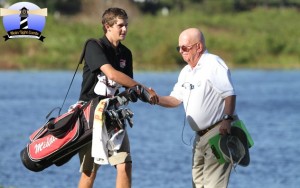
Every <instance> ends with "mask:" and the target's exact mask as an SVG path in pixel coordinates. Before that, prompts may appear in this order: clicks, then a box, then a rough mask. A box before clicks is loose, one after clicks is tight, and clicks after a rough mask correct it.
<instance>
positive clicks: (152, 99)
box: [147, 87, 159, 105]
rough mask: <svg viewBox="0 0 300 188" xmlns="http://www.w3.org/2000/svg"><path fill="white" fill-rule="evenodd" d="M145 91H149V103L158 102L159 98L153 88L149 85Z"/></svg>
mask: <svg viewBox="0 0 300 188" xmlns="http://www.w3.org/2000/svg"><path fill="white" fill-rule="evenodd" d="M147 91H148V92H149V93H150V104H153V105H155V104H158V102H159V98H158V96H157V94H156V92H155V91H154V89H152V88H151V87H150V88H147Z"/></svg>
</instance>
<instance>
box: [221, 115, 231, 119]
mask: <svg viewBox="0 0 300 188" xmlns="http://www.w3.org/2000/svg"><path fill="white" fill-rule="evenodd" d="M222 119H223V120H233V117H232V115H228V114H224V115H223V118H222Z"/></svg>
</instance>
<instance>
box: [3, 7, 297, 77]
mask: <svg viewBox="0 0 300 188" xmlns="http://www.w3.org/2000/svg"><path fill="white" fill-rule="evenodd" d="M204 8H205V7H199V5H195V6H192V7H190V8H189V9H188V11H183V12H181V11H179V10H173V11H171V12H170V14H169V15H168V16H162V15H159V14H158V15H156V16H151V15H143V16H140V17H138V18H132V19H130V20H129V21H130V23H129V33H128V35H127V39H126V40H125V41H124V42H123V43H124V44H125V45H127V46H128V47H129V48H130V49H131V50H132V53H133V59H134V68H135V69H137V70H159V71H164V70H177V69H179V68H180V67H182V66H183V65H185V64H186V63H185V62H183V60H182V58H181V56H180V54H179V53H178V52H176V50H175V47H176V46H177V45H178V35H179V34H180V32H181V31H182V30H183V29H186V28H188V27H197V28H201V30H202V31H203V32H204V35H205V37H206V43H207V48H208V50H209V51H210V52H212V53H215V54H217V55H219V56H220V57H222V58H223V59H224V60H225V61H226V62H227V63H228V64H230V66H231V67H232V68H238V67H243V68H247V67H251V68H285V69H288V68H300V46H299V43H300V41H299V40H300V39H299V34H298V32H299V30H300V28H299V27H300V25H299V24H298V20H297V19H295V18H296V17H298V14H299V13H298V12H297V10H295V9H264V8H259V9H254V10H252V11H247V12H240V13H237V12H235V13H234V12H222V11H221V12H217V11H215V12H212V13H210V14H209V13H207V12H206V11H201V9H204ZM83 20H84V19H80V18H79V19H78V18H76V17H60V18H55V17H54V16H52V15H48V16H47V18H46V26H45V30H44V31H43V35H44V36H45V37H46V38H45V40H44V42H43V43H42V42H40V41H38V40H33V39H14V40H8V41H6V42H3V41H1V42H0V47H1V59H0V68H2V69H3V68H17V69H74V68H75V67H76V64H77V62H78V60H79V57H80V53H81V51H82V47H83V44H84V42H85V40H86V39H88V38H91V37H93V38H99V37H101V36H102V35H103V32H102V29H101V26H100V24H99V21H98V20H88V21H87V22H85V21H83Z"/></svg>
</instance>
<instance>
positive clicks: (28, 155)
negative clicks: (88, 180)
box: [20, 89, 140, 172]
mask: <svg viewBox="0 0 300 188" xmlns="http://www.w3.org/2000/svg"><path fill="white" fill-rule="evenodd" d="M137 98H138V96H137V93H136V90H134V89H128V90H125V91H124V92H122V93H120V94H119V95H118V96H116V97H114V98H110V99H109V106H108V108H107V110H106V111H105V126H106V128H107V130H108V132H109V131H111V130H116V129H122V128H124V126H125V124H126V120H127V122H128V123H129V125H130V126H132V125H133V123H132V121H131V118H132V116H133V113H132V112H131V111H130V110H129V109H127V108H121V107H122V105H126V104H127V103H128V102H129V101H131V102H136V101H137ZM139 98H140V97H139ZM100 100H101V98H100V97H97V98H94V99H93V100H91V101H90V102H88V103H86V104H83V105H82V104H78V105H77V106H76V107H75V108H73V109H72V110H70V111H68V112H67V113H65V114H62V115H61V116H58V117H56V118H51V119H50V120H49V121H48V122H47V123H45V124H44V125H43V126H42V127H41V128H39V129H38V130H36V131H34V132H33V133H32V134H31V135H30V137H29V139H30V142H29V143H28V144H27V146H26V147H25V148H24V149H23V150H22V151H21V153H20V155H21V160H22V163H23V165H24V166H25V167H26V168H27V169H29V170H31V171H34V172H39V171H42V170H44V169H45V168H48V167H49V166H51V165H53V164H55V165H56V166H61V165H63V164H65V163H66V162H68V161H69V160H70V159H71V158H72V157H73V156H74V155H75V154H77V153H78V151H79V149H80V148H82V147H83V146H85V145H86V144H88V143H90V142H91V141H92V132H93V121H94V113H95V108H96V107H97V105H98V103H99V102H100Z"/></svg>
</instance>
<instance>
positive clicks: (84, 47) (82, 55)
mask: <svg viewBox="0 0 300 188" xmlns="http://www.w3.org/2000/svg"><path fill="white" fill-rule="evenodd" d="M90 41H95V42H97V44H98V45H99V46H100V47H101V48H103V46H102V44H101V42H100V40H97V39H94V38H90V39H88V40H87V41H86V42H85V44H84V46H83V49H82V52H81V56H80V59H79V62H78V64H77V67H76V69H75V72H74V75H73V78H72V80H71V83H70V85H69V88H68V91H67V93H66V96H65V98H64V101H63V103H62V105H61V107H60V108H59V107H56V108H54V109H52V110H51V111H50V113H49V114H48V115H47V116H46V119H48V117H49V116H50V114H51V113H52V112H53V111H54V110H55V109H57V108H58V109H59V112H58V115H60V112H61V110H62V108H63V106H64V104H65V102H66V99H67V97H68V94H69V92H70V89H71V86H72V84H73V81H74V78H75V75H76V73H77V71H78V68H79V65H80V64H82V62H83V59H84V56H85V50H86V46H87V44H88V42H90Z"/></svg>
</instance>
